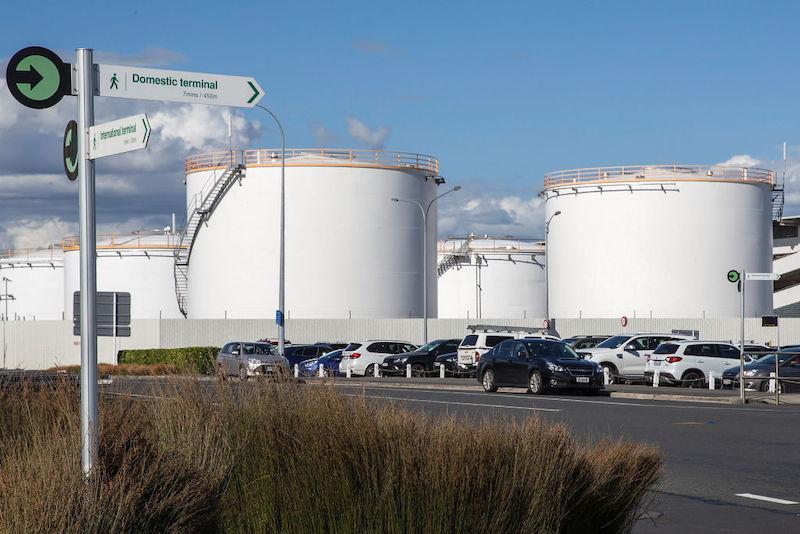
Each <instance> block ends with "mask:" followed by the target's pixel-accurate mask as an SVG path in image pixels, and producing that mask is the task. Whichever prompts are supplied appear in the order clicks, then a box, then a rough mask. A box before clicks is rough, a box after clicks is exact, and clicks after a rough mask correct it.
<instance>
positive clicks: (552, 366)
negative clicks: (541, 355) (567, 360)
mask: <svg viewBox="0 0 800 534" xmlns="http://www.w3.org/2000/svg"><path fill="white" fill-rule="evenodd" d="M547 368H548V369H550V370H551V371H553V372H554V373H564V372H566V369H564V368H563V367H561V366H560V365H557V364H555V363H553V362H547Z"/></svg>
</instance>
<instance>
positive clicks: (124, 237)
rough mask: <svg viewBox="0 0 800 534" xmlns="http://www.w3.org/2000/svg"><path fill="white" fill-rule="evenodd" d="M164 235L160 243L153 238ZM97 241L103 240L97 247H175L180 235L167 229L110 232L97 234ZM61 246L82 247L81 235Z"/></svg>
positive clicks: (70, 248)
mask: <svg viewBox="0 0 800 534" xmlns="http://www.w3.org/2000/svg"><path fill="white" fill-rule="evenodd" d="M153 237H162V238H164V237H165V238H166V240H162V241H160V242H158V243H154V242H153V241H152V239H151V238H153ZM97 241H99V242H102V243H100V244H98V245H97V249H98V250H101V249H110V248H169V249H174V248H175V247H176V246H178V243H179V241H180V236H178V235H177V234H175V233H172V232H166V231H156V230H152V231H142V232H135V233H110V234H97ZM61 247H62V248H63V249H64V250H77V249H79V248H80V237H79V236H69V237H65V238H64V239H63V240H62V241H61Z"/></svg>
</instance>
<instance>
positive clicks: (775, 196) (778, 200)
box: [772, 184, 784, 222]
mask: <svg viewBox="0 0 800 534" xmlns="http://www.w3.org/2000/svg"><path fill="white" fill-rule="evenodd" d="M783 201H784V195H783V184H775V185H774V186H772V220H773V221H778V222H781V219H783Z"/></svg>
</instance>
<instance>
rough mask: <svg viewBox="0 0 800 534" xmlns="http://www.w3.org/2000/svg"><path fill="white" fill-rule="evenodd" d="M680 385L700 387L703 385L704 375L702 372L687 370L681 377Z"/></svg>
mask: <svg viewBox="0 0 800 534" xmlns="http://www.w3.org/2000/svg"><path fill="white" fill-rule="evenodd" d="M681 385H682V386H683V387H685V388H702V387H705V377H704V376H703V375H702V373H697V372H695V371H689V372H688V373H686V374H684V375H683V378H681Z"/></svg>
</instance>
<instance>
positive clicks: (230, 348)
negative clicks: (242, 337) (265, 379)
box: [217, 341, 289, 382]
mask: <svg viewBox="0 0 800 534" xmlns="http://www.w3.org/2000/svg"><path fill="white" fill-rule="evenodd" d="M217 374H218V375H219V376H220V377H221V378H226V377H228V376H238V377H239V380H241V381H242V382H244V381H245V380H247V379H248V378H250V377H251V376H283V377H288V376H289V361H288V360H287V359H286V358H284V357H283V356H280V355H279V354H278V352H277V350H275V347H273V346H272V345H270V344H269V343H253V342H249V341H232V342H231V343H226V344H225V346H224V347H222V348H221V349H220V351H219V354H217Z"/></svg>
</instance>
